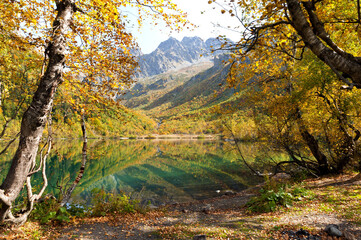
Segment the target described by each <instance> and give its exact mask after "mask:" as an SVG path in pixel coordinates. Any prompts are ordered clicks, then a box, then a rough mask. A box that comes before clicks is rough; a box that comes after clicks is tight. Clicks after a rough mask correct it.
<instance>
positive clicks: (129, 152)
mask: <svg viewBox="0 0 361 240" xmlns="http://www.w3.org/2000/svg"><path fill="white" fill-rule="evenodd" d="M81 149H82V142H81V141H72V140H67V141H57V142H55V145H54V149H53V150H52V153H51V156H50V158H49V159H48V163H47V175H48V180H49V186H48V189H47V192H48V193H52V194H54V195H56V196H57V195H58V194H59V190H58V186H59V185H62V186H65V185H66V184H71V183H72V182H73V181H74V179H75V178H76V176H77V173H78V171H79V169H80V166H81V158H82V156H81ZM232 149H233V146H232V144H231V143H228V142H220V141H200V140H192V141H184V140H183V141H172V140H168V141H155V140H103V141H99V140H90V141H89V144H88V161H87V163H86V167H85V172H84V176H83V178H82V179H81V181H80V183H79V184H78V186H77V188H76V189H75V191H74V192H73V195H72V200H73V201H85V202H87V203H90V194H91V191H92V190H93V189H94V188H101V189H105V190H106V191H109V192H115V193H118V192H121V191H124V192H127V193H130V194H131V196H132V197H134V198H137V199H141V201H144V202H148V201H150V202H152V203H153V204H155V205H159V204H161V203H171V202H184V201H190V200H194V199H206V198H211V197H214V196H217V195H219V194H221V193H222V192H224V191H226V190H233V191H240V190H243V189H246V188H248V187H250V186H253V185H255V184H257V183H259V181H261V180H262V179H259V178H257V177H255V176H254V175H253V174H252V173H251V172H250V171H249V170H248V169H247V168H246V167H245V166H244V164H243V163H242V162H241V161H240V160H238V158H239V156H238V155H237V154H236V152H235V151H234V150H232ZM241 149H242V152H243V155H244V156H245V157H246V159H248V161H250V162H253V161H257V159H258V160H259V159H260V158H261V154H260V153H259V146H257V145H256V144H255V143H252V144H243V145H242V146H241ZM13 152H14V150H11V151H9V152H8V153H7V155H6V156H3V158H2V159H1V160H0V169H1V172H0V181H1V182H2V181H3V179H4V177H5V176H4V175H5V174H6V170H7V168H8V167H9V165H10V158H11V156H13ZM277 157H279V158H281V157H284V156H282V155H281V154H275V156H273V158H277ZM275 160H277V159H275ZM40 182H41V178H40V174H39V175H38V176H35V179H34V183H33V185H34V186H36V185H39V183H40ZM217 190H219V191H220V192H221V193H219V191H217Z"/></svg>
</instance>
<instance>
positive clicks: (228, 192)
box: [224, 190, 236, 196]
mask: <svg viewBox="0 0 361 240" xmlns="http://www.w3.org/2000/svg"><path fill="white" fill-rule="evenodd" d="M235 194H236V193H235V192H233V191H232V190H226V191H225V192H224V195H226V196H232V195H235Z"/></svg>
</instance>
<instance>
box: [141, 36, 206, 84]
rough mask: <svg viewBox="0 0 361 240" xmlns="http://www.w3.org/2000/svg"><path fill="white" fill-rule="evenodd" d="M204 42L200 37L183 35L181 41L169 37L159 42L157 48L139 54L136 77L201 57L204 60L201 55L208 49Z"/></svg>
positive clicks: (194, 60)
mask: <svg viewBox="0 0 361 240" xmlns="http://www.w3.org/2000/svg"><path fill="white" fill-rule="evenodd" d="M207 41H208V40H207ZM207 41H206V42H207ZM206 42H204V41H203V40H202V39H201V38H200V37H184V38H183V39H182V41H179V40H177V39H176V38H173V37H170V38H169V39H168V40H166V41H164V42H162V43H160V44H159V46H158V48H157V49H156V50H154V51H153V52H151V53H150V54H144V55H142V56H139V67H140V73H139V76H138V77H148V76H153V75H157V74H161V73H164V72H167V71H169V70H171V69H176V68H179V67H182V66H188V65H191V64H193V63H195V62H198V61H200V60H202V59H203V60H206V59H205V58H202V57H201V55H203V54H205V53H206V52H207V51H209V48H208V47H207V44H206ZM208 42H209V41H208ZM208 60H209V59H208Z"/></svg>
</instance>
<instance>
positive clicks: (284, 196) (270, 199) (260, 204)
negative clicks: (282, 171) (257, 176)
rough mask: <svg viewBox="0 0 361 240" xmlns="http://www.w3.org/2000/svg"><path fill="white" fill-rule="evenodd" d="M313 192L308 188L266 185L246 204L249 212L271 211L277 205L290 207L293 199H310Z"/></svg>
mask: <svg viewBox="0 0 361 240" xmlns="http://www.w3.org/2000/svg"><path fill="white" fill-rule="evenodd" d="M313 197H314V194H313V193H311V192H310V191H309V190H307V189H305V188H303V187H300V186H294V187H293V188H290V187H287V185H273V186H272V185H267V184H266V186H265V187H264V188H262V189H261V190H260V195H259V196H256V197H253V198H251V200H249V201H248V202H247V204H246V206H247V207H248V209H249V210H250V211H251V212H262V213H263V212H273V211H275V210H277V208H279V207H287V208H288V207H290V206H291V205H292V203H293V202H294V201H300V200H302V199H303V198H308V199H312V198H313Z"/></svg>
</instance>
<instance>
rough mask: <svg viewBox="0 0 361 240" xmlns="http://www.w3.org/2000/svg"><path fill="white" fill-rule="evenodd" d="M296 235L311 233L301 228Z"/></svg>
mask: <svg viewBox="0 0 361 240" xmlns="http://www.w3.org/2000/svg"><path fill="white" fill-rule="evenodd" d="M296 235H304V236H310V233H309V232H307V231H306V230H303V229H302V228H301V230H298V231H297V232H296Z"/></svg>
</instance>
